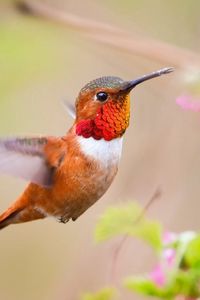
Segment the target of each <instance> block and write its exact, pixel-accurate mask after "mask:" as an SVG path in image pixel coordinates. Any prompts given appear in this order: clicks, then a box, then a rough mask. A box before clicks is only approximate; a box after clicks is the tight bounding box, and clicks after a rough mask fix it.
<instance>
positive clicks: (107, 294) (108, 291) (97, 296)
mask: <svg viewBox="0 0 200 300" xmlns="http://www.w3.org/2000/svg"><path fill="white" fill-rule="evenodd" d="M115 295H116V290H115V289H114V288H104V289H102V290H100V291H98V292H97V293H94V294H93V293H87V294H85V295H83V296H82V297H81V300H111V299H113V297H114V296H115Z"/></svg>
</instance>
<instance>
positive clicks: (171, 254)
mask: <svg viewBox="0 0 200 300" xmlns="http://www.w3.org/2000/svg"><path fill="white" fill-rule="evenodd" d="M163 258H164V260H165V262H166V263H167V266H168V267H171V266H173V264H174V261H175V258H176V251H175V249H173V248H168V249H165V250H164V251H163Z"/></svg>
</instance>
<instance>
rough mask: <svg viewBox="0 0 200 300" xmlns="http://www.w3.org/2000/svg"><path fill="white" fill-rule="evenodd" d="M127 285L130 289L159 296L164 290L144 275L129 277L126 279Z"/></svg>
mask: <svg viewBox="0 0 200 300" xmlns="http://www.w3.org/2000/svg"><path fill="white" fill-rule="evenodd" d="M125 286H126V287H127V288H128V289H129V290H131V291H134V292H137V293H139V294H143V295H148V296H157V297H159V296H160V295H161V294H162V290H161V289H160V288H159V287H157V286H156V284H155V283H154V282H152V281H151V280H147V279H145V278H144V277H141V278H139V277H136V278H128V279H126V281H125Z"/></svg>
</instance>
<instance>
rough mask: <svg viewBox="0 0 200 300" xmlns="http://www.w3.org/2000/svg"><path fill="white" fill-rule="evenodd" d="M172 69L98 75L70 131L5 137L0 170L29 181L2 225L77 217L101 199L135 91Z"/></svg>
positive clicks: (110, 177)
mask: <svg viewBox="0 0 200 300" xmlns="http://www.w3.org/2000/svg"><path fill="white" fill-rule="evenodd" d="M172 71H173V68H164V69H161V70H159V71H156V72H153V73H150V74H147V75H144V76H142V77H139V78H137V79H134V80H130V81H125V80H122V79H121V78H119V77H113V76H105V77H101V78H97V79H95V80H92V81H90V82H89V83H87V84H86V85H85V86H84V87H83V88H82V89H81V90H80V92H79V94H78V97H77V99H76V101H75V120H74V123H73V125H72V127H71V128H70V129H69V130H68V132H67V133H66V135H64V136H61V137H53V136H39V137H37V136H36V137H16V138H5V139H3V138H2V139H0V172H2V173H6V174H10V175H14V176H18V177H21V178H24V179H25V180H28V181H29V182H30V183H29V184H28V186H27V187H26V188H25V190H24V192H23V193H22V195H21V196H20V197H19V198H18V199H17V200H16V201H15V202H14V203H13V204H12V205H11V206H10V207H9V208H8V209H7V210H6V211H5V212H4V213H2V214H1V215H0V229H3V228H4V227H6V226H8V225H10V224H18V223H23V222H29V221H33V220H37V219H43V218H46V217H55V218H56V219H57V220H59V221H60V222H62V223H66V222H68V221H69V220H70V219H72V220H73V221H75V220H76V219H77V218H78V217H79V216H80V215H82V214H83V213H84V212H85V211H86V210H87V209H88V208H89V207H90V206H91V205H93V204H94V203H95V202H96V201H97V200H98V199H99V198H101V197H102V196H103V194H104V193H105V192H106V191H107V189H108V188H109V186H110V185H111V183H112V181H113V179H114V177H115V175H116V173H117V170H118V164H119V160H120V157H121V152H122V143H123V136H124V133H125V131H126V129H127V127H128V126H129V118H130V92H131V90H132V89H133V88H135V87H136V86H137V85H138V84H140V83H142V82H144V81H146V80H149V79H152V78H155V77H158V76H160V75H163V74H168V73H170V72H172Z"/></svg>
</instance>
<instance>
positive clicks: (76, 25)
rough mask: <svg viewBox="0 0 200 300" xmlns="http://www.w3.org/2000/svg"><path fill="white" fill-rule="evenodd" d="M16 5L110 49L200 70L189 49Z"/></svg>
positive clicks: (199, 61)
mask: <svg viewBox="0 0 200 300" xmlns="http://www.w3.org/2000/svg"><path fill="white" fill-rule="evenodd" d="M16 4H17V5H16V7H17V8H18V9H19V10H20V11H21V12H23V13H28V14H31V15H33V16H40V17H42V18H46V19H49V20H51V21H54V22H57V23H61V24H64V25H67V26H68V27H72V28H73V29H75V30H79V31H81V32H82V33H84V34H85V35H87V36H88V37H90V38H91V39H93V40H95V41H97V42H100V43H102V44H105V45H109V46H112V47H114V48H115V49H120V50H122V51H126V52H129V53H132V54H134V55H139V56H144V57H145V58H148V59H150V60H154V61H157V62H160V63H164V64H166V63H167V64H171V65H173V66H177V67H181V68H185V67H187V66H192V65H194V66H195V67H200V55H199V54H198V53H196V52H193V51H191V50H188V49H182V48H179V47H178V46H174V45H171V44H168V43H164V42H161V41H158V40H154V39H151V38H147V37H146V36H142V35H141V34H140V35H137V34H136V33H131V34H130V33H127V32H126V31H123V30H121V29H119V28H117V27H114V26H112V25H110V24H106V23H101V22H97V21H94V20H88V19H86V18H83V17H79V16H77V15H74V14H70V13H67V12H63V11H60V10H57V9H55V8H53V7H50V6H48V5H47V4H43V3H40V2H35V1H31V0H30V1H28V0H27V1H20V2H19V1H17V2H16Z"/></svg>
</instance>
